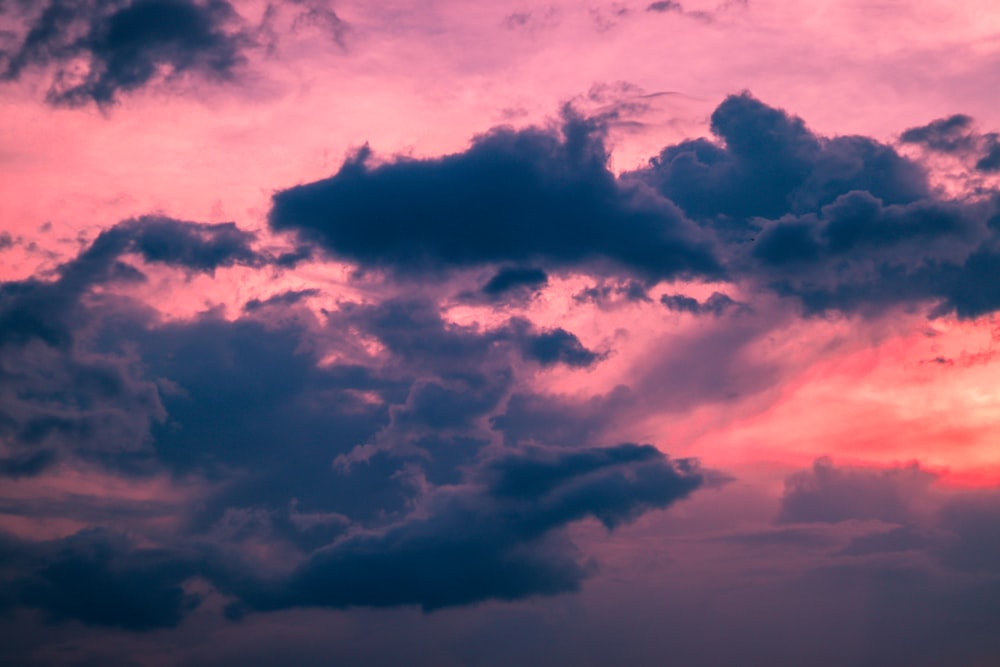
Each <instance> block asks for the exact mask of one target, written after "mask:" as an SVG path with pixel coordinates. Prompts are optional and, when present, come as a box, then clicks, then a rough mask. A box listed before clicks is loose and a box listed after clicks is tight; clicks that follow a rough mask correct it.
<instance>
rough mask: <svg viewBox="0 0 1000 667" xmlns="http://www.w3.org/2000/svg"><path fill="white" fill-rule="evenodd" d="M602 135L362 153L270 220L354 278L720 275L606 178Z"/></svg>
mask: <svg viewBox="0 0 1000 667" xmlns="http://www.w3.org/2000/svg"><path fill="white" fill-rule="evenodd" d="M607 160H608V154H607V151H606V149H605V147H604V144H603V140H602V137H601V128H600V127H599V126H597V125H595V124H594V123H592V122H590V121H587V120H585V119H582V118H579V117H577V116H574V115H573V114H572V113H568V114H567V116H566V118H565V119H564V124H563V127H562V128H561V131H559V132H556V131H549V130H543V129H538V128H530V129H525V130H520V131H514V130H510V129H505V128H496V129H494V130H492V131H491V132H489V133H487V134H484V135H481V136H479V137H477V138H476V140H475V141H474V142H473V144H472V146H471V147H470V148H469V149H468V150H467V151H465V152H463V153H458V154H454V155H448V156H444V157H441V158H436V159H425V160H415V159H404V158H400V159H397V160H395V161H392V162H387V163H384V164H379V165H373V164H372V163H371V162H372V161H371V153H370V151H369V150H368V149H367V148H366V149H363V150H362V151H360V152H359V153H358V154H357V155H356V156H354V157H352V158H350V159H348V160H347V161H346V162H345V163H344V165H343V166H342V167H341V168H340V170H339V171H338V172H337V174H335V175H334V176H332V177H331V178H328V179H325V180H322V181H317V182H314V183H309V184H305V185H299V186H296V187H293V188H290V189H288V190H283V191H281V192H279V193H277V194H276V195H275V196H274V202H273V208H272V210H271V213H270V223H271V227H272V228H273V229H274V230H276V231H282V230H293V231H295V232H297V233H298V234H299V236H300V237H302V238H303V239H305V240H307V241H309V242H311V243H314V244H317V245H319V246H321V247H323V248H324V249H325V250H327V251H328V252H329V253H330V254H331V255H332V256H334V257H338V258H341V259H345V260H348V261H351V262H354V263H356V264H357V265H358V266H359V267H361V268H362V269H381V270H388V271H390V272H392V273H395V274H399V275H419V274H426V273H438V272H444V271H447V270H449V269H452V268H458V267H468V266H475V265H481V264H492V263H516V264H522V263H531V264H532V265H534V266H537V267H539V268H541V269H542V270H545V269H547V268H549V267H575V266H578V267H591V266H599V265H602V264H603V265H611V266H613V267H615V268H616V269H617V270H619V271H624V272H626V273H629V274H632V275H635V276H638V277H642V278H644V279H649V280H656V279H662V278H667V277H679V276H685V275H695V276H697V275H718V274H719V273H720V271H721V269H720V266H719V264H718V262H717V261H716V258H715V257H714V255H713V252H712V249H711V246H710V244H709V242H708V238H707V237H706V236H705V235H703V234H702V233H701V232H700V231H699V230H698V229H697V228H696V227H694V226H693V225H691V224H690V223H688V222H687V221H686V220H685V219H684V218H683V216H682V215H680V213H679V212H678V211H677V210H676V208H675V207H673V206H672V205H671V204H670V203H669V202H667V201H665V200H663V199H661V198H657V197H654V196H650V195H649V194H648V193H645V192H644V191H643V189H642V188H638V187H635V186H626V185H623V184H621V183H619V182H618V181H616V179H615V178H614V176H613V175H612V174H611V173H610V172H609V171H608V167H607Z"/></svg>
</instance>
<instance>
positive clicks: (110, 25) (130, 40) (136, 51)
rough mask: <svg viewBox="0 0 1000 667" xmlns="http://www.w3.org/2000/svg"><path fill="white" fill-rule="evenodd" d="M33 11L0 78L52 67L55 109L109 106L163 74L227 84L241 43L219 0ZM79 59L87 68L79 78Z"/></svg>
mask: <svg viewBox="0 0 1000 667" xmlns="http://www.w3.org/2000/svg"><path fill="white" fill-rule="evenodd" d="M34 9H35V11H34V12H33V13H30V14H29V15H28V16H26V17H24V20H25V26H24V30H25V35H24V38H23V41H22V42H21V44H20V45H19V46H18V47H17V49H15V50H13V51H11V52H8V53H4V54H2V55H3V59H4V61H5V69H4V71H3V77H4V78H6V79H7V80H12V79H17V78H20V77H21V76H22V74H23V73H24V71H25V70H26V69H27V68H29V67H33V66H40V67H47V66H54V67H55V75H54V76H55V81H54V83H53V85H52V88H51V89H50V90H49V93H48V100H49V101H50V102H52V103H55V104H70V105H76V104H82V103H85V102H89V101H93V102H96V103H98V104H101V105H106V104H112V103H114V102H115V101H117V99H118V98H119V96H120V95H121V94H122V93H127V92H131V91H133V90H135V89H137V88H141V87H142V86H145V85H146V84H148V83H150V82H151V81H153V80H154V79H156V78H158V77H160V76H162V75H165V76H166V77H167V78H172V77H178V76H181V75H184V74H188V73H194V74H198V75H199V76H202V77H203V78H209V79H216V80H219V79H222V80H225V79H229V78H232V77H233V76H234V74H235V72H236V69H237V68H238V66H239V65H241V64H242V63H243V62H244V56H243V50H244V48H245V47H246V46H248V44H247V42H246V38H245V37H243V36H242V35H241V34H240V33H239V32H238V31H233V30H232V29H230V26H232V25H235V24H238V23H239V16H238V14H237V13H236V11H235V10H234V9H233V7H232V5H230V3H229V2H227V1H226V0H131V1H130V0H51V1H50V2H47V3H45V4H44V5H41V7H40V8H38V7H35V8H34ZM81 57H82V58H86V59H88V60H89V65H88V67H87V69H86V70H85V72H84V73H82V74H78V73H77V72H76V71H75V70H74V64H75V63H76V62H77V61H78V60H79V59H80V58H81Z"/></svg>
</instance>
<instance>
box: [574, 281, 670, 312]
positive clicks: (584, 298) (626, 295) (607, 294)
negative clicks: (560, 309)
mask: <svg viewBox="0 0 1000 667" xmlns="http://www.w3.org/2000/svg"><path fill="white" fill-rule="evenodd" d="M573 299H574V300H575V301H577V302H579V303H585V302H588V301H589V302H592V303H595V304H597V305H598V306H611V305H614V304H616V303H625V302H636V301H651V300H652V299H650V298H649V291H648V290H647V288H646V286H645V285H643V284H642V283H641V282H640V281H638V280H630V279H625V280H620V281H615V280H602V281H601V282H599V283H597V284H596V285H593V286H591V287H586V288H584V289H582V290H581V291H580V293H579V294H575V295H573Z"/></svg>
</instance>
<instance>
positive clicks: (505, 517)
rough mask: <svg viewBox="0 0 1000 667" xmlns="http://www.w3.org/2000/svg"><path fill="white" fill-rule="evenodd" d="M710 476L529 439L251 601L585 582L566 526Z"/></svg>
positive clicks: (416, 600) (535, 589)
mask: <svg viewBox="0 0 1000 667" xmlns="http://www.w3.org/2000/svg"><path fill="white" fill-rule="evenodd" d="M700 484H701V477H700V475H699V473H698V472H697V469H696V468H694V467H692V465H691V464H690V463H689V462H686V461H676V462H675V461H670V460H669V459H667V458H666V457H664V456H663V455H662V454H661V453H660V452H658V451H657V450H656V449H654V448H652V447H649V446H637V445H619V446H617V447H609V448H606V449H589V450H583V451H578V452H565V451H561V452H550V451H545V450H526V451H523V452H519V453H511V454H507V455H504V456H501V457H499V458H496V459H493V460H489V461H487V462H485V463H484V464H483V465H482V466H481V467H480V468H479V470H478V472H476V473H475V474H474V475H473V478H472V479H471V480H470V483H469V484H467V485H465V486H462V487H458V488H455V489H452V490H444V489H442V490H440V491H439V492H438V493H436V494H435V495H434V496H432V497H430V498H428V499H426V500H425V502H426V503H427V508H428V510H431V511H430V514H429V516H427V517H424V516H414V517H411V518H408V519H406V520H404V521H403V522H401V523H399V524H397V525H394V526H390V527H389V528H387V529H385V530H383V531H379V532H374V533H362V534H358V535H354V536H350V537H346V538H344V539H343V540H340V541H337V542H335V543H333V544H332V545H330V546H329V547H327V548H324V549H321V550H319V551H317V552H316V553H315V554H314V555H312V556H311V557H310V559H309V560H308V561H307V562H306V563H304V564H303V565H302V566H300V567H299V568H297V569H296V571H295V572H294V573H293V574H292V575H291V577H290V578H289V580H288V581H287V582H286V583H285V584H283V585H281V586H279V587H277V588H276V589H274V588H272V589H270V590H269V589H267V588H265V589H261V590H259V591H251V592H247V593H246V594H245V595H244V602H245V604H247V605H248V606H250V607H251V608H254V607H256V608H262V609H273V608H279V607H286V606H301V605H308V606H329V607H347V606H394V605H400V604H413V605H420V606H421V607H423V608H424V609H437V608H440V607H446V606H452V605H459V604H469V603H472V602H477V601H481V600H486V599H518V598H523V597H529V596H534V595H552V594H556V593H564V592H569V591H574V590H577V589H578V588H579V586H580V584H581V583H582V581H583V579H584V578H585V577H586V575H587V574H588V567H587V566H586V565H585V564H584V563H581V562H580V561H579V560H578V555H577V551H576V549H575V547H573V545H572V544H571V543H569V542H568V541H567V539H566V537H565V536H564V535H563V534H562V532H561V529H562V528H563V527H564V526H566V525H567V524H569V523H571V522H575V521H579V520H581V519H584V518H586V517H594V518H596V519H598V520H599V521H601V522H602V523H604V524H605V525H606V526H607V527H608V528H609V529H610V528H614V527H615V526H617V525H619V524H621V523H623V522H627V521H630V520H631V519H633V518H635V517H636V516H638V515H639V514H641V513H643V512H644V511H646V510H648V509H651V508H660V507H666V506H668V505H671V504H673V503H674V502H676V501H678V500H680V499H682V498H684V497H686V496H687V495H689V494H690V493H691V492H692V491H694V490H695V489H696V488H697V487H698V486H699V485H700Z"/></svg>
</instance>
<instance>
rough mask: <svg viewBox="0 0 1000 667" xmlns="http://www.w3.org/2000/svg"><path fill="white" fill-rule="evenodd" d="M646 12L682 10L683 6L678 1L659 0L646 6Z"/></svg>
mask: <svg viewBox="0 0 1000 667" xmlns="http://www.w3.org/2000/svg"><path fill="white" fill-rule="evenodd" d="M646 11H647V12H682V11H684V8H683V7H681V4H680V3H679V2H674V1H673V0H659V2H653V3H650V4H649V5H647V6H646Z"/></svg>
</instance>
